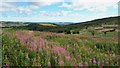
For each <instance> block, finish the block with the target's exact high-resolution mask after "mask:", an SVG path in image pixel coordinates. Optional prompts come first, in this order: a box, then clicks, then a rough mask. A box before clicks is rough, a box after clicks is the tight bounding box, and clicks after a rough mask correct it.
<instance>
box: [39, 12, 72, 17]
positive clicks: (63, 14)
mask: <svg viewBox="0 0 120 68" xmlns="http://www.w3.org/2000/svg"><path fill="white" fill-rule="evenodd" d="M71 12H72V11H61V12H55V11H53V12H47V11H40V13H39V14H38V15H44V16H54V17H56V16H68V15H69V13H71Z"/></svg>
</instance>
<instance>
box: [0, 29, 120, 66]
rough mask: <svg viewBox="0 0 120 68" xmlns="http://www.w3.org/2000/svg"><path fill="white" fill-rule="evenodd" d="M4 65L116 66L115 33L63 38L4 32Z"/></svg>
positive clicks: (53, 35)
mask: <svg viewBox="0 0 120 68" xmlns="http://www.w3.org/2000/svg"><path fill="white" fill-rule="evenodd" d="M2 47H3V51H2V60H3V61H2V64H3V66H118V64H119V62H118V58H119V57H120V55H119V52H118V48H119V46H118V40H117V33H116V32H115V33H112V32H111V33H108V34H107V35H106V36H105V35H104V34H102V33H101V34H96V35H95V36H92V35H90V34H84V35H65V34H59V33H50V32H39V31H28V30H14V29H5V30H3V34H2Z"/></svg>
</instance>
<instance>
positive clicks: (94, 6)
mask: <svg viewBox="0 0 120 68" xmlns="http://www.w3.org/2000/svg"><path fill="white" fill-rule="evenodd" d="M118 2H119V0H106V1H105V0H92V1H91V0H72V2H71V4H70V5H68V4H67V2H63V4H62V5H61V6H59V7H67V8H68V9H74V10H84V9H87V10H89V11H96V10H97V11H98V10H99V11H106V10H107V8H108V7H110V6H114V5H115V4H117V3H118Z"/></svg>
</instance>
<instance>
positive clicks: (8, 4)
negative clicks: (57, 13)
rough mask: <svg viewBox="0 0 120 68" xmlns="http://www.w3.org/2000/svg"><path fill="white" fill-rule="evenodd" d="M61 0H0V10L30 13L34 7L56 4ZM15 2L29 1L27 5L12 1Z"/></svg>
mask: <svg viewBox="0 0 120 68" xmlns="http://www.w3.org/2000/svg"><path fill="white" fill-rule="evenodd" d="M61 1H62V0H2V1H0V4H1V6H0V11H3V12H4V11H12V12H16V13H17V14H18V13H20V14H23V13H25V14H27V15H30V14H32V10H34V9H40V8H41V7H44V6H49V5H52V4H57V3H59V2H61ZM13 2H14V3H15V2H27V3H29V5H28V6H16V5H14V4H12V3H13Z"/></svg>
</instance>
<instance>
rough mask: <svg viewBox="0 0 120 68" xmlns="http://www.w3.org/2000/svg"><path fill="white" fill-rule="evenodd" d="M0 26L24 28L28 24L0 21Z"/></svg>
mask: <svg viewBox="0 0 120 68" xmlns="http://www.w3.org/2000/svg"><path fill="white" fill-rule="evenodd" d="M0 24H1V25H2V26H0V27H4V28H5V27H15V26H26V25H28V24H30V23H29V22H11V21H1V22H0Z"/></svg>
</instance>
